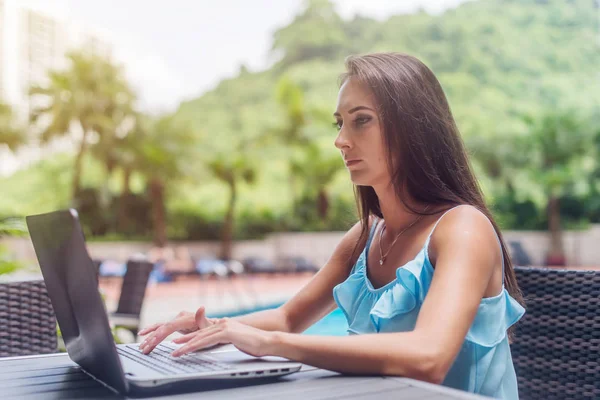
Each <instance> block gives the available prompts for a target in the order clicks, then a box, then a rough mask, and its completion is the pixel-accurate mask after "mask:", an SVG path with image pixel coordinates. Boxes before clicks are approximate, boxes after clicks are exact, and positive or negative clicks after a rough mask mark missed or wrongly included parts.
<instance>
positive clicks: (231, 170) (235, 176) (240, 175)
mask: <svg viewBox="0 0 600 400" xmlns="http://www.w3.org/2000/svg"><path fill="white" fill-rule="evenodd" d="M208 168H209V170H210V171H211V172H212V174H213V175H214V176H215V177H216V178H217V179H219V180H221V181H222V182H224V183H225V184H226V185H227V186H228V187H229V201H228V202H227V211H226V213H225V220H224V223H223V231H222V233H221V251H220V253H221V254H220V258H221V259H223V260H229V259H231V250H232V246H233V231H234V216H235V205H236V202H237V193H238V186H239V183H240V182H245V183H252V182H254V181H255V178H256V168H255V166H254V165H253V164H252V162H251V158H250V157H249V156H248V155H246V154H244V153H243V152H242V151H241V150H240V151H237V152H236V153H235V155H233V154H227V155H225V154H221V155H217V156H216V157H215V158H214V159H213V160H212V161H210V162H209V163H208Z"/></svg>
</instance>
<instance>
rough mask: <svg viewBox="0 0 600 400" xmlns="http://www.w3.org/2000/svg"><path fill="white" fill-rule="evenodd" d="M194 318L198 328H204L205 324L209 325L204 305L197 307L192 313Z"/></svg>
mask: <svg viewBox="0 0 600 400" xmlns="http://www.w3.org/2000/svg"><path fill="white" fill-rule="evenodd" d="M194 318H195V320H196V325H198V328H200V329H204V328H206V327H207V326H210V325H211V323H210V321H209V320H208V318H206V308H205V307H204V306H200V307H198V310H196V314H195V315H194Z"/></svg>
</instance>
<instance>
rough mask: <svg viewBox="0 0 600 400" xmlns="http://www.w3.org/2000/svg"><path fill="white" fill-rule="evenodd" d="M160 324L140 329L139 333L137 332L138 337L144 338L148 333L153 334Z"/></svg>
mask: <svg viewBox="0 0 600 400" xmlns="http://www.w3.org/2000/svg"><path fill="white" fill-rule="evenodd" d="M161 325H162V324H154V325H150V326H147V327H145V328H144V329H142V330H141V331H139V332H138V335H140V336H144V335H147V334H149V333H150V332H154V331H155V330H156V329H158V328H159V327H160V326H161Z"/></svg>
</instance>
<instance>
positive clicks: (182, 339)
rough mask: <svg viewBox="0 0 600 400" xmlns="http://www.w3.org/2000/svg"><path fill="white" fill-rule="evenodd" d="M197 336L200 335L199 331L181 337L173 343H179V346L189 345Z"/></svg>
mask: <svg viewBox="0 0 600 400" xmlns="http://www.w3.org/2000/svg"><path fill="white" fill-rule="evenodd" d="M196 335H198V331H195V332H192V333H188V334H187V335H183V336H180V337H178V338H176V339H173V343H177V344H181V343H187V342H189V341H190V340H192V339H193V338H195V337H196Z"/></svg>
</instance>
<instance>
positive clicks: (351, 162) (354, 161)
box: [344, 160, 361, 167]
mask: <svg viewBox="0 0 600 400" xmlns="http://www.w3.org/2000/svg"><path fill="white" fill-rule="evenodd" d="M359 162H361V160H344V163H345V164H346V167H351V166H352V165H356V164H358V163H359Z"/></svg>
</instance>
